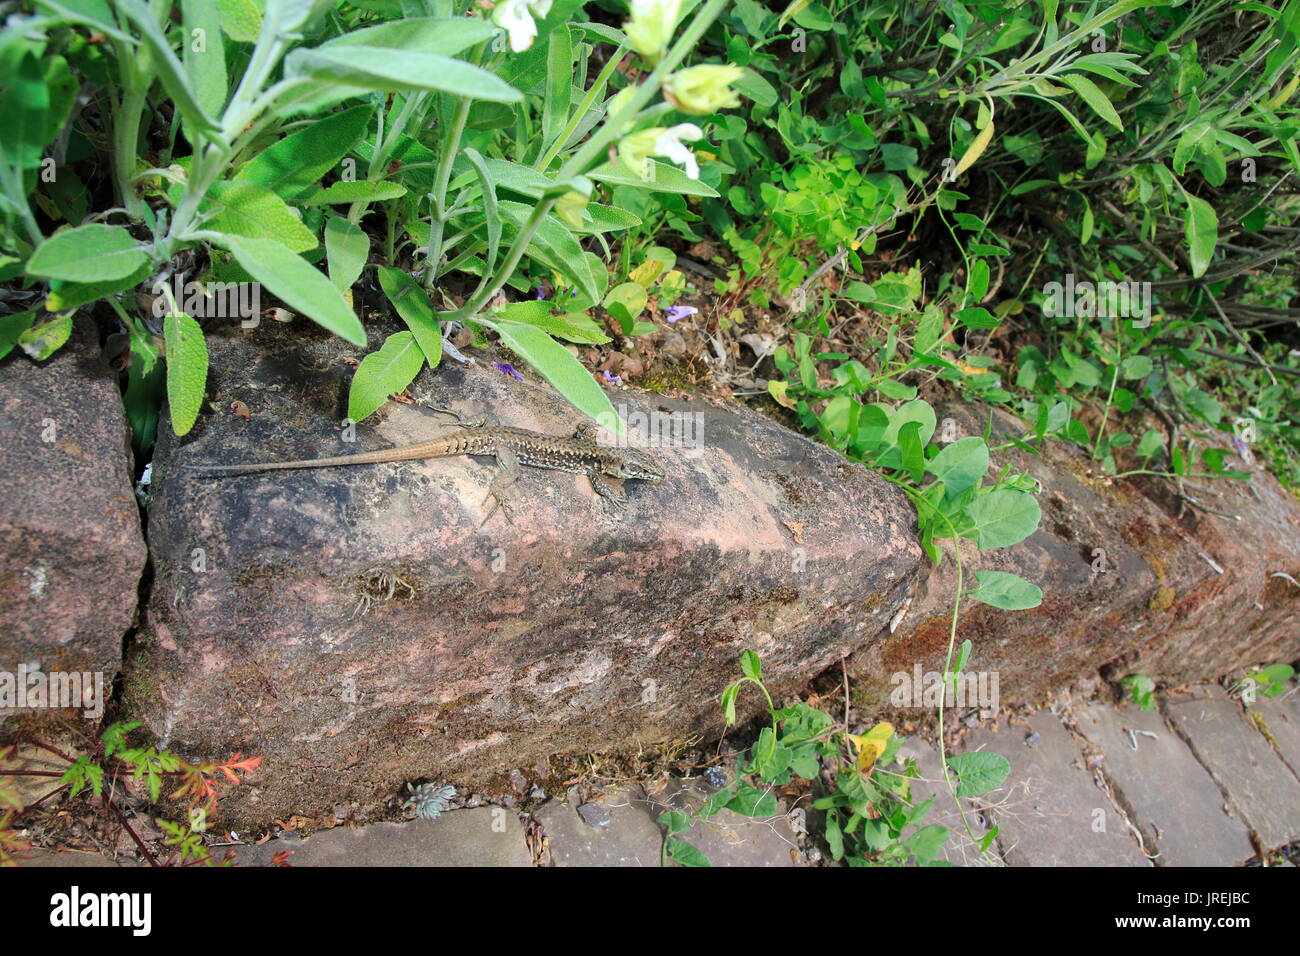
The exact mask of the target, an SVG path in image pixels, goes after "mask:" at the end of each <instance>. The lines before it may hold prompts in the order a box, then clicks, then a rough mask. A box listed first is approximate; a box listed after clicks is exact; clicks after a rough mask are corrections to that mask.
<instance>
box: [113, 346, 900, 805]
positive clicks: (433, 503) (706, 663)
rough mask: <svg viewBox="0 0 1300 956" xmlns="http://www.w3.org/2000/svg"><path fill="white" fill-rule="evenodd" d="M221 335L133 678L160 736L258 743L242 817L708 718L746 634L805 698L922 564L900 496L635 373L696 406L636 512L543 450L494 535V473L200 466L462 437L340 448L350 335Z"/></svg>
mask: <svg viewBox="0 0 1300 956" xmlns="http://www.w3.org/2000/svg"><path fill="white" fill-rule="evenodd" d="M379 341H380V338H379V337H375V338H374V339H373V341H372V343H371V344H372V347H373V346H377V345H378V343H379ZM209 347H210V349H211V354H212V370H211V374H210V390H211V393H214V394H215V398H216V400H215V401H214V402H213V404H212V406H210V408H211V409H212V410H211V411H210V412H209V413H208V414H205V415H204V416H202V417H201V419H200V421H199V424H198V426H197V427H196V428H195V430H194V432H193V433H192V435H191V436H189V437H188V438H187V439H186V440H185V441H184V442H177V441H175V440H174V439H172V438H171V437H170V434H169V431H168V429H167V428H166V426H165V425H164V427H162V428H160V430H159V431H160V435H161V436H162V437H161V440H160V443H159V447H158V449H157V452H156V456H155V463H156V464H155V476H156V477H155V496H154V499H153V504H152V508H151V512H150V526H149V536H150V546H151V549H152V552H153V560H154V563H155V567H156V576H155V581H154V585H153V589H152V594H151V597H150V600H149V604H148V608H147V615H146V620H145V623H144V626H143V627H142V629H141V631H142V633H141V639H140V640H139V641H138V642H137V645H136V647H135V651H134V653H133V659H132V662H131V667H130V672H129V674H128V679H127V688H126V694H127V707H128V710H129V711H130V712H133V714H134V715H135V716H137V717H139V718H141V719H143V720H144V721H145V722H146V724H147V727H148V728H149V729H150V730H152V731H153V733H154V734H155V735H156V736H157V738H158V740H159V742H160V744H162V745H165V746H168V747H172V748H175V749H178V750H180V751H181V752H183V753H186V754H191V755H199V754H203V755H208V756H214V757H216V756H223V755H225V754H227V753H229V752H230V751H232V750H236V749H239V750H242V751H243V752H244V753H245V754H248V753H253V754H258V755H261V756H262V757H264V758H265V760H264V764H263V769H262V770H261V771H259V772H258V774H257V775H255V776H254V777H253V778H252V780H251V781H250V783H249V784H248V785H246V786H241V787H238V788H235V789H234V790H233V791H232V792H231V795H230V797H229V798H227V799H224V800H223V802H222V808H223V811H224V812H225V814H226V819H227V820H229V821H230V822H232V823H235V824H237V825H239V826H241V827H244V828H246V827H248V826H249V825H256V824H260V823H265V822H266V821H268V820H270V819H271V818H272V817H274V816H277V815H282V814H285V813H289V812H300V813H306V814H311V813H313V812H314V811H317V810H321V809H323V808H327V807H329V806H332V805H333V804H335V803H337V802H340V801H347V800H350V799H351V800H357V801H359V802H360V803H361V804H362V806H363V807H364V806H373V805H374V804H375V803H377V802H378V801H380V800H382V799H383V798H385V797H386V796H389V795H391V794H393V793H395V792H396V791H397V790H398V788H399V787H400V786H401V784H402V783H403V781H407V780H413V779H420V778H429V777H437V778H445V779H451V780H455V781H456V783H457V784H458V785H461V786H475V785H479V784H482V785H487V784H490V783H491V779H490V778H491V777H492V775H493V774H496V773H499V772H502V771H506V770H509V769H510V768H514V767H519V766H527V765H531V764H534V763H536V762H538V761H539V760H545V759H547V758H550V757H551V756H553V755H557V754H572V753H582V752H590V751H597V750H609V749H625V750H632V749H635V748H637V747H639V746H644V745H650V744H654V743H656V742H664V741H669V740H671V739H674V738H679V737H683V736H687V735H694V734H697V733H700V732H701V731H707V730H709V729H715V730H719V731H720V730H721V729H722V723H721V713H720V709H719V706H718V695H719V693H720V691H721V690H722V689H723V687H724V686H725V685H726V684H727V683H729V682H730V681H731V680H733V679H735V678H736V677H737V676H738V668H737V659H738V657H739V655H740V653H741V652H742V651H743V650H745V649H746V648H752V649H754V650H756V651H757V652H758V653H759V654H760V655H761V657H762V660H763V668H764V675H765V678H766V679H767V680H768V682H769V686H770V687H771V689H772V690H773V692H774V693H775V694H776V695H778V696H779V695H783V694H790V693H793V692H795V691H797V690H799V689H800V688H801V687H802V686H803V685H804V684H805V683H806V682H807V680H808V679H809V678H811V677H813V676H814V675H816V674H818V673H819V672H821V671H822V670H824V669H826V668H827V667H829V666H830V665H831V664H833V663H835V662H837V661H839V660H840V659H841V657H843V656H845V655H847V654H849V653H850V652H852V651H854V650H855V649H857V648H859V647H861V646H863V645H864V644H865V643H867V642H868V641H870V640H871V639H872V638H873V637H874V636H875V635H877V634H878V633H879V632H880V631H881V630H882V629H883V628H884V627H885V626H886V624H887V622H888V621H889V619H890V617H891V616H892V614H893V613H894V612H895V611H896V610H897V608H898V607H899V606H900V604H901V601H902V595H903V593H904V592H905V591H906V589H907V588H908V586H909V584H910V583H911V579H912V577H913V576H914V574H915V572H916V569H917V567H918V564H919V557H920V553H919V548H918V546H917V543H916V539H915V529H914V514H913V511H912V509H911V506H910V505H909V504H908V502H907V500H906V498H905V497H903V496H902V495H901V494H899V493H897V492H896V491H894V490H893V489H891V488H890V487H889V486H888V485H887V484H886V483H885V482H884V481H882V480H880V479H879V478H878V477H876V476H875V475H873V474H871V473H870V472H868V471H867V470H865V469H863V468H861V467H858V466H854V465H850V464H848V463H846V462H845V461H844V460H843V459H842V458H841V457H840V456H838V455H837V454H836V453H834V452H833V451H831V450H829V449H827V448H825V447H824V446H821V445H818V444H815V443H813V442H811V441H809V440H807V439H805V438H802V437H799V436H797V435H794V434H792V433H790V432H789V431H787V430H785V429H783V428H781V427H779V426H777V425H775V424H773V423H771V422H769V421H768V420H766V419H764V418H762V417H761V416H759V415H757V414H753V413H750V412H748V411H746V410H744V409H731V408H719V407H714V406H712V405H710V404H708V403H707V402H705V401H703V400H696V401H694V402H682V401H676V400H669V399H661V398H657V397H655V396H652V395H646V394H641V393H635V392H630V391H624V392H619V393H617V394H615V395H614V401H615V404H616V405H622V406H624V407H625V410H626V411H627V412H628V413H634V412H641V413H647V414H648V413H655V414H656V415H664V414H667V413H678V414H680V415H684V416H687V417H686V419H684V420H685V421H689V422H691V423H693V424H694V425H695V426H696V427H697V429H698V430H697V431H696V433H695V434H697V435H698V436H699V439H700V442H699V447H695V448H690V447H665V448H659V449H656V450H655V452H654V454H655V455H656V456H657V457H658V459H659V460H660V463H661V464H662V465H663V467H664V469H665V470H666V472H667V477H666V479H665V480H664V481H662V482H660V483H658V484H656V485H648V484H642V483H638V482H629V488H628V502H627V506H626V507H625V508H623V509H622V510H621V511H614V510H611V509H610V508H609V506H607V505H606V504H605V503H604V502H603V501H602V500H601V499H599V498H598V497H597V496H595V495H594V494H593V493H592V491H591V488H590V486H589V484H588V480H587V478H586V477H584V476H577V475H571V474H565V473H561V472H555V471H544V470H538V469H532V468H526V469H524V474H523V476H522V477H521V479H520V480H519V481H518V482H516V483H515V485H513V486H512V487H511V488H510V489H509V492H508V494H509V495H510V499H511V502H512V504H513V505H514V520H513V523H508V522H507V521H506V520H504V517H503V516H502V515H501V514H499V513H498V514H497V515H496V516H494V517H493V518H492V519H491V521H490V522H489V523H487V524H486V525H483V526H482V527H480V524H481V523H482V522H483V519H484V516H485V515H486V513H487V508H486V507H484V505H483V504H482V503H483V501H484V498H485V496H486V494H487V487H488V484H489V482H490V481H491V480H492V477H493V475H494V474H495V469H494V467H493V466H492V464H491V462H490V461H488V462H486V463H485V462H484V461H483V460H469V459H465V458H455V459H441V460H430V461H414V462H404V463H398V464H385V465H367V466H359V467H351V468H331V469H324V470H313V471H291V472H272V473H267V474H260V475H252V476H242V477H227V478H220V479H210V478H200V477H196V476H195V475H194V474H192V473H189V472H187V471H186V470H184V469H182V468H181V467H180V466H182V465H187V464H198V463H213V462H222V463H229V462H252V461H266V460H272V459H289V458H304V457H317V456H322V455H335V454H341V453H348V452H353V451H360V450H368V449H374V448H381V447H384V446H387V445H398V444H406V443H411V442H416V441H421V440H424V439H427V438H430V437H433V436H435V435H437V434H440V433H442V432H444V431H445V430H446V427H447V425H446V420H445V419H444V418H442V417H439V416H438V415H436V414H434V413H432V412H430V411H428V410H427V409H424V408H420V407H413V406H404V405H400V404H390V405H389V406H387V407H386V408H385V409H384V410H383V411H382V412H381V414H380V415H379V416H378V417H377V418H375V419H371V420H368V421H367V422H366V423H364V424H363V425H362V426H360V427H358V428H357V430H356V441H355V442H354V443H352V444H347V443H345V442H342V441H340V431H339V428H338V426H337V423H338V422H340V421H341V419H342V418H343V414H344V412H343V410H344V407H345V404H346V391H347V385H348V381H349V379H350V369H349V366H348V359H349V358H355V357H357V352H356V351H355V350H354V349H352V348H351V347H349V346H347V345H346V344H345V343H343V342H341V341H340V340H338V339H334V338H328V337H326V336H324V335H315V334H313V333H311V332H309V331H308V330H306V329H304V328H302V327H300V326H294V327H293V328H292V329H290V330H288V331H286V330H284V329H283V328H282V327H275V326H270V327H268V326H267V325H264V326H263V327H262V328H260V329H258V330H256V331H254V332H247V331H242V330H234V331H230V332H221V331H216V332H213V333H211V334H210V335H209ZM414 390H415V393H416V395H417V397H419V398H420V399H421V400H422V401H423V400H428V399H432V400H433V403H434V404H439V405H450V406H452V407H454V408H455V409H456V410H457V411H459V412H462V413H464V414H465V415H467V416H481V417H486V418H488V419H491V420H493V421H496V422H499V423H502V424H509V425H517V426H522V427H525V428H531V429H535V430H538V431H543V432H548V433H551V434H556V435H567V434H571V433H572V432H573V430H574V428H575V426H576V425H577V424H578V423H579V421H580V417H579V415H578V414H577V413H576V412H574V411H573V410H572V409H571V408H570V407H569V406H567V405H566V404H565V403H564V402H563V401H562V400H561V399H559V398H558V396H557V395H556V394H555V393H554V392H553V391H552V390H551V389H549V388H547V387H544V386H541V385H537V384H533V383H532V381H529V382H526V383H521V382H516V381H515V380H513V379H512V378H509V377H507V376H505V375H502V374H501V373H500V372H498V371H497V370H496V369H494V368H493V366H492V364H491V362H490V361H487V362H485V361H482V360H480V363H479V364H478V365H476V366H475V367H473V368H470V369H462V368H460V367H455V366H446V365H444V366H443V367H441V368H439V369H438V370H437V371H436V372H434V373H430V372H428V371H427V370H426V372H424V373H422V375H421V376H420V377H419V378H418V379H417V381H416V384H415V386H414ZM232 403H242V404H239V405H236V406H235V409H236V410H233V411H232V410H231V408H232ZM245 410H246V412H247V417H244V415H245ZM757 697H758V695H751V694H746V695H742V703H743V705H744V706H745V707H749V708H753V707H755V706H757V704H758V701H757ZM750 712H752V711H750Z"/></svg>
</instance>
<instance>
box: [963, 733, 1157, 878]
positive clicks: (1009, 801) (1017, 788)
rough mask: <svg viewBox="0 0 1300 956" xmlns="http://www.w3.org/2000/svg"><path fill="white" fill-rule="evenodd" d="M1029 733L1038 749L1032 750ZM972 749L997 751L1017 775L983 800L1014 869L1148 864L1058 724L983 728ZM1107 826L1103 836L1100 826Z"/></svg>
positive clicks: (968, 740) (973, 739)
mask: <svg viewBox="0 0 1300 956" xmlns="http://www.w3.org/2000/svg"><path fill="white" fill-rule="evenodd" d="M1030 733H1036V734H1038V737H1039V739H1038V744H1037V746H1036V747H1032V748H1031V747H1027V746H1025V738H1026V736H1027V735H1029V734H1030ZM964 749H965V750H967V751H974V750H991V751H994V752H996V753H1000V754H1002V756H1004V757H1006V758H1007V760H1009V761H1010V762H1011V775H1010V776H1009V777H1008V778H1007V781H1006V783H1004V784H1003V785H1002V787H1001V788H999V789H998V790H995V791H993V792H992V793H988V794H985V795H984V797H983V798H982V800H983V801H984V803H985V804H986V805H988V806H989V807H990V809H989V816H990V817H991V818H992V820H993V822H994V823H996V824H997V825H998V827H999V828H1000V829H999V834H998V843H999V844H1000V846H1001V847H1002V855H1003V857H1004V859H1005V860H1006V861H1007V863H1008V864H1009V865H1011V866H1149V865H1150V863H1149V861H1148V860H1147V859H1146V857H1144V856H1143V855H1142V853H1141V852H1140V851H1139V849H1138V845H1137V841H1135V840H1134V839H1133V836H1132V835H1131V834H1130V833H1129V831H1128V827H1127V825H1126V824H1125V822H1124V819H1123V816H1122V815H1121V814H1120V813H1119V812H1118V810H1117V809H1116V808H1115V806H1114V805H1113V804H1112V803H1111V801H1110V798H1109V797H1107V795H1106V794H1105V793H1104V792H1102V791H1101V790H1100V789H1099V788H1098V787H1097V785H1096V784H1095V783H1094V782H1093V778H1092V774H1091V773H1090V772H1089V771H1087V770H1083V769H1081V768H1082V766H1083V755H1082V754H1081V753H1080V751H1079V748H1078V746H1077V745H1076V744H1075V742H1074V738H1073V737H1071V736H1070V734H1069V731H1067V730H1066V729H1065V727H1063V726H1062V725H1061V722H1060V720H1059V719H1057V718H1056V717H1054V716H1053V715H1052V714H1050V713H1048V712H1043V713H1038V714H1034V715H1033V716H1032V717H1030V718H1029V727H1028V728H1026V727H1025V726H1024V725H1015V726H1011V725H1008V724H1005V723H1004V724H1003V726H1002V727H1001V728H1000V729H999V730H998V732H997V733H993V732H992V731H989V730H977V731H975V732H973V733H972V734H970V736H969V737H967V738H966V747H965V748H964ZM1102 826H1104V828H1105V829H1104V830H1101V831H1100V832H1098V830H1097V829H1095V828H1096V827H1102Z"/></svg>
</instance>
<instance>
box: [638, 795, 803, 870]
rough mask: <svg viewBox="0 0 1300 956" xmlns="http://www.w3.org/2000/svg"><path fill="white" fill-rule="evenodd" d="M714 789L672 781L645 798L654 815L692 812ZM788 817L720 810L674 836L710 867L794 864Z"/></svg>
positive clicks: (795, 843)
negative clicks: (694, 851) (651, 806)
mask: <svg viewBox="0 0 1300 956" xmlns="http://www.w3.org/2000/svg"><path fill="white" fill-rule="evenodd" d="M715 792H716V791H715V790H714V789H713V788H712V787H708V786H705V785H704V784H703V783H700V782H697V781H674V782H673V783H671V784H669V785H668V787H667V788H665V790H664V792H663V793H661V794H658V795H656V796H654V797H652V798H649V801H650V803H651V804H652V805H653V811H652V812H653V814H654V816H655V817H656V818H657V817H658V815H659V814H660V813H663V812H664V811H666V810H683V811H685V812H687V813H694V812H695V811H697V810H699V808H700V807H701V806H703V805H704V802H705V801H706V800H708V799H709V797H710V796H712V795H713V794H714V793H715ZM791 819H792V818H791V816H790V815H788V814H784V813H781V814H777V815H776V816H772V817H746V816H742V815H741V814H739V813H736V812H735V811H734V810H721V811H719V812H718V813H715V814H714V815H713V816H711V817H709V818H708V819H707V820H702V821H699V822H697V823H696V824H695V825H694V826H693V827H691V829H689V830H686V831H684V832H682V833H678V834H676V837H677V839H679V840H682V841H684V842H686V843H689V844H690V845H691V846H693V847H695V848H696V849H697V850H699V851H700V852H701V853H703V854H704V855H705V856H706V857H708V858H709V862H710V863H712V864H713V865H714V866H796V865H798V864H797V860H798V856H799V843H798V838H797V836H796V834H795V831H794V828H793V827H792V825H791ZM794 819H801V817H799V816H796V817H794Z"/></svg>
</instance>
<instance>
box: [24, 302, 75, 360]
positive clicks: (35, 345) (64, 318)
mask: <svg viewBox="0 0 1300 956" xmlns="http://www.w3.org/2000/svg"><path fill="white" fill-rule="evenodd" d="M71 335H72V315H71V314H67V315H61V316H55V317H54V318H52V319H50V320H48V321H46V322H42V323H41V324H40V325H33V326H32V327H31V328H29V329H27V330H26V331H24V332H23V333H22V334H21V335H20V336H18V345H19V346H20V347H21V348H22V350H23V351H24V352H26V353H27V354H28V356H30V357H31V359H32V360H33V361H36V362H44V361H45V360H46V359H47V358H49V357H50V356H51V355H53V354H54V353H55V352H57V351H58V350H59V349H61V348H63V346H64V343H66V342H67V341H68V337H69V336H71Z"/></svg>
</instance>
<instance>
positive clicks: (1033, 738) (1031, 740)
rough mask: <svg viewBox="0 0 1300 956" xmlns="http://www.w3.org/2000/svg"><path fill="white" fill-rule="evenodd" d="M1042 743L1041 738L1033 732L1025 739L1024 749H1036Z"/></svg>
mask: <svg viewBox="0 0 1300 956" xmlns="http://www.w3.org/2000/svg"><path fill="white" fill-rule="evenodd" d="M1042 742H1043V738H1042V737H1040V736H1038V731H1034V732H1033V733H1031V734H1029V735H1028V736H1026V737H1025V746H1026V747H1037V746H1038V745H1039V744H1040V743H1042Z"/></svg>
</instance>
